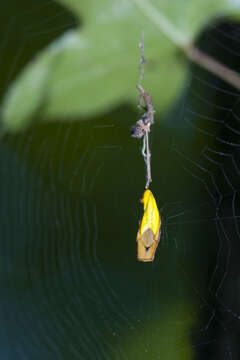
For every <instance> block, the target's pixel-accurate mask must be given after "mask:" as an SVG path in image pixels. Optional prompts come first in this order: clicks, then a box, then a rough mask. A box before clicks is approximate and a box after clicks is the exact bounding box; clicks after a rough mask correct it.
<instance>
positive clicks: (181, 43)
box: [133, 0, 240, 90]
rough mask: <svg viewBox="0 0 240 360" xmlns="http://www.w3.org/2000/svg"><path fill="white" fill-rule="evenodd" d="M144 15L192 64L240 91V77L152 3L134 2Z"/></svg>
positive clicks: (143, 0) (144, 0)
mask: <svg viewBox="0 0 240 360" xmlns="http://www.w3.org/2000/svg"><path fill="white" fill-rule="evenodd" d="M133 2H134V3H135V4H136V6H137V7H138V8H139V9H140V10H141V11H142V13H143V14H144V15H145V16H146V17H147V18H149V19H150V20H151V21H152V22H153V23H154V24H155V25H156V26H157V27H158V28H159V29H160V30H161V32H162V33H163V34H164V35H165V36H166V37H167V38H168V39H169V40H171V41H172V42H173V43H174V44H175V45H176V46H177V47H179V48H180V49H182V51H183V53H184V54H185V56H186V57H187V58H188V59H189V60H191V61H192V62H194V63H196V64H198V65H200V66H202V67H203V68H205V69H206V70H208V71H209V72H211V73H212V74H214V75H217V76H218V77H219V78H220V79H222V80H224V81H225V82H227V83H228V84H230V85H232V86H233V87H235V88H237V89H238V90H239V89H240V76H239V74H238V73H237V72H235V71H233V70H231V69H230V68H228V67H227V66H225V65H224V64H222V63H220V62H219V61H217V60H215V59H214V58H212V57H211V56H209V55H207V54H205V53H204V52H203V51H201V50H199V49H198V48H197V47H195V46H194V45H193V44H192V43H191V40H190V38H188V37H187V36H186V35H185V34H184V33H182V32H181V31H180V30H179V29H178V28H176V26H175V25H174V24H172V23H171V22H170V21H169V20H168V18H167V17H166V16H165V15H164V14H162V13H160V12H159V11H158V10H157V9H156V8H155V7H154V6H153V5H152V4H151V3H150V1H149V0H148V1H146V0H133Z"/></svg>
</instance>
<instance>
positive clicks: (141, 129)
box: [131, 32, 155, 189]
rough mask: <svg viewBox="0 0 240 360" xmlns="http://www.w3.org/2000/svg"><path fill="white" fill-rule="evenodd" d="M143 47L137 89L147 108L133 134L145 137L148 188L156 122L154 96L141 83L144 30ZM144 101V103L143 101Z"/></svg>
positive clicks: (150, 179) (140, 99)
mask: <svg viewBox="0 0 240 360" xmlns="http://www.w3.org/2000/svg"><path fill="white" fill-rule="evenodd" d="M139 47H140V49H141V58H140V61H139V70H140V79H139V84H138V85H137V89H138V90H139V98H138V107H139V108H141V109H143V110H145V113H144V114H143V115H142V116H141V117H140V119H139V120H138V121H137V123H136V125H134V126H132V127H131V136H132V137H136V138H138V139H141V138H142V137H143V147H142V155H143V158H144V161H145V164H146V185H145V188H146V189H148V188H149V185H150V183H151V182H152V176H151V152H150V148H149V133H150V131H151V130H150V126H151V125H152V124H153V123H154V112H155V110H154V108H153V104H152V98H151V96H150V94H148V93H147V92H146V91H145V90H144V89H143V87H142V85H140V83H141V82H142V80H143V78H144V69H143V64H145V63H146V59H145V55H144V32H143V33H142V40H141V42H140V44H139ZM143 101H144V104H143V103H142V102H143Z"/></svg>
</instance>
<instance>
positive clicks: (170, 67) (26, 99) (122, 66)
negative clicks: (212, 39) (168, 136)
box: [1, 0, 240, 131]
mask: <svg viewBox="0 0 240 360" xmlns="http://www.w3.org/2000/svg"><path fill="white" fill-rule="evenodd" d="M60 2H61V3H62V4H63V5H65V6H66V7H67V8H68V9H70V10H72V11H73V13H74V14H75V16H76V18H77V19H78V21H79V22H80V20H81V21H82V23H83V26H81V27H80V26H79V27H78V28H77V29H74V30H68V31H66V32H65V33H64V34H63V35H61V36H60V37H59V38H58V39H57V40H55V41H53V42H52V43H51V44H50V45H49V46H48V47H47V48H46V49H45V50H43V51H41V52H40V53H38V54H37V56H35V57H34V59H33V60H32V61H31V62H29V64H28V65H27V66H25V68H24V70H23V71H22V73H21V74H20V75H19V76H18V78H17V79H16V80H15V81H14V82H13V83H12V84H11V85H10V87H9V90H8V91H7V93H6V96H5V98H4V101H3V104H2V108H1V120H2V123H3V126H4V128H5V129H6V130H8V131H17V130H19V129H23V128H24V127H25V126H27V125H29V124H31V122H32V120H33V119H34V118H36V117H40V118H44V119H45V121H46V120H47V121H48V120H55V119H61V120H69V119H73V118H77V117H78V118H79V117H81V118H84V119H86V117H90V116H95V115H96V114H100V113H103V112H104V111H106V109H109V108H113V107H115V106H116V105H118V104H121V103H123V102H128V103H134V104H136V97H137V92H136V88H135V85H136V83H137V82H138V79H139V70H138V59H139V56H140V51H139V48H138V42H139V41H140V37H141V31H142V30H144V32H145V55H146V57H147V64H146V66H145V72H146V74H147V76H146V79H145V80H144V86H145V88H146V89H147V90H148V91H151V95H152V97H153V101H154V104H155V107H156V110H164V109H165V108H166V106H167V105H168V104H169V103H170V102H171V101H172V100H173V98H174V97H175V96H176V95H177V94H178V91H179V90H180V89H181V87H183V80H184V78H185V77H186V71H185V66H184V62H183V61H181V60H180V59H179V58H178V57H177V56H176V55H177V51H178V47H177V45H174V44H172V43H171V42H170V41H169V40H168V39H167V38H166V37H165V36H164V35H163V34H162V33H161V32H160V31H159V29H157V27H156V26H155V24H153V23H152V21H151V20H149V18H147V17H146V16H144V14H143V12H142V11H140V8H139V7H138V5H137V4H138V2H137V1H127V0H121V1H119V0H117V1H116V0H115V1H112V0H104V1H101V2H99V1H97V0H91V1H88V2H86V1H78V0H61V1H60ZM141 3H143V4H144V1H141ZM153 4H154V5H155V7H156V9H157V10H158V12H159V14H164V16H166V18H167V19H168V20H169V21H170V23H172V24H174V26H175V27H176V28H177V29H179V33H182V35H183V38H185V39H186V42H188V41H194V39H195V38H196V37H197V36H198V34H199V32H200V31H201V30H202V29H203V27H204V25H206V23H208V22H209V21H210V20H211V19H213V18H217V17H221V16H234V17H236V16H239V14H240V2H239V1H229V0H214V1H211V2H209V1H208V0H197V1H194V2H193V1H190V0H188V1H186V0H182V1H178V2H171V3H169V2H168V1H167V0H162V1H157V0H155V1H153ZM154 16H158V14H157V13H155V14H154Z"/></svg>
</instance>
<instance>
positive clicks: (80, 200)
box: [0, 1, 240, 360]
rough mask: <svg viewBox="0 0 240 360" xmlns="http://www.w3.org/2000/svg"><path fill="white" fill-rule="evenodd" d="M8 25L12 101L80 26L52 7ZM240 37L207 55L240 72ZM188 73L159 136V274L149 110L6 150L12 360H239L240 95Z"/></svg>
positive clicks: (13, 10)
mask: <svg viewBox="0 0 240 360" xmlns="http://www.w3.org/2000/svg"><path fill="white" fill-rule="evenodd" d="M0 17H1V21H0V24H1V32H0V34H1V35H0V47H1V54H0V64H1V67H0V75H1V85H0V86H1V94H4V92H5V91H6V89H7V86H8V85H9V83H10V82H11V81H12V80H13V79H14V78H15V76H16V75H17V74H18V72H19V71H20V70H21V69H22V68H23V66H24V65H25V64H26V63H27V62H28V61H29V59H30V58H31V57H32V56H33V55H34V54H35V53H36V52H37V51H38V50H39V49H41V48H42V47H44V46H46V45H47V44H48V43H49V42H51V40H53V39H55V38H56V37H57V36H58V35H59V34H60V33H62V32H63V31H64V30H65V29H68V28H70V27H74V26H75V25H76V24H75V20H74V18H73V17H72V15H71V14H70V13H68V12H67V11H66V10H65V9H63V8H61V7H59V6H58V5H56V4H55V3H52V2H45V3H44V2H42V3H41V4H40V3H39V2H37V1H35V2H34V1H21V2H19V1H15V2H14V1H9V2H7V3H2V4H1V5H0ZM238 34H239V27H238V25H237V24H228V23H226V22H224V21H223V20H222V21H219V24H217V25H215V27H211V26H209V28H208V29H206V31H205V33H203V34H202V35H201V38H200V39H199V46H201V47H202V49H204V50H205V51H207V52H208V53H210V54H212V55H213V56H214V57H217V58H218V59H219V60H221V61H222V62H224V63H226V64H228V66H229V67H231V68H234V69H235V70H236V71H239V65H238V63H239V35H238ZM176 56H179V55H178V54H176ZM179 61H181V57H180V56H179ZM189 70H190V75H191V76H190V77H189V82H188V83H187V84H186V87H185V91H184V93H183V94H179V100H178V102H177V103H175V104H174V106H173V107H172V108H171V109H169V112H168V114H166V115H165V116H164V117H163V116H160V115H159V114H156V124H155V125H154V126H153V127H152V134H151V150H152V176H153V183H152V186H151V189H152V191H153V193H154V195H155V198H156V200H157V202H158V206H159V208H162V212H161V214H162V220H163V224H162V235H161V242H160V244H159V247H158V249H157V253H156V257H155V260H154V262H153V263H150V264H146V263H139V262H138V261H137V260H136V242H135V238H136V233H137V227H138V221H139V219H140V218H141V214H142V205H141V204H140V202H139V199H140V198H141V196H142V193H143V191H144V185H145V169H144V163H143V159H142V157H141V152H140V148H141V144H140V142H139V141H138V140H136V139H133V138H131V137H130V131H129V129H130V127H131V126H132V125H133V124H134V123H135V122H136V120H137V118H138V116H139V112H138V110H136V112H134V110H133V109H132V107H130V106H128V105H127V104H125V105H123V106H122V107H120V108H117V109H115V110H114V111H113V112H111V113H106V114H105V115H101V116H99V117H96V118H95V119H90V120H87V121H81V122H74V123H59V122H56V123H51V124H44V125H39V120H43V119H37V118H36V119H35V125H34V126H33V127H32V128H31V129H29V130H27V131H25V132H22V133H18V134H17V135H14V136H5V137H4V138H3V139H2V140H1V145H0V171H1V190H0V197H1V198H0V199H1V201H0V254H1V262H0V263H1V272H0V273H1V290H2V291H1V297H0V299H1V300H0V309H1V310H0V315H1V321H0V334H1V336H0V339H1V340H0V341H1V346H0V357H1V358H2V359H11V360H12V359H13V360H15V359H31V360H32V359H33V360H35V359H36V360H37V359H44V358H45V359H191V358H192V359H238V358H239V355H240V351H239V347H238V335H239V317H238V313H240V306H239V292H240V291H239V244H240V236H239V230H238V215H239V210H238V209H239V206H238V189H239V170H238V168H240V164H239V144H240V141H239V119H238V116H239V109H238V96H239V94H238V93H237V92H236V90H235V89H232V88H230V87H229V86H228V85H226V84H225V83H223V82H221V81H220V80H219V79H216V78H215V77H213V76H211V75H210V74H208V73H206V72H205V71H203V70H201V69H199V68H196V67H193V66H191V65H190V64H189ZM145 75H146V76H147V74H145ZM159 81H161V79H159ZM133 86H135V84H133ZM136 101H137V99H136ZM159 101H161V94H159ZM56 120H57V119H56ZM81 120H82V119H81ZM41 123H42V121H41ZM231 128H232V129H234V130H235V131H232V130H231ZM229 143H231V144H229ZM234 144H235V145H234Z"/></svg>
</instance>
